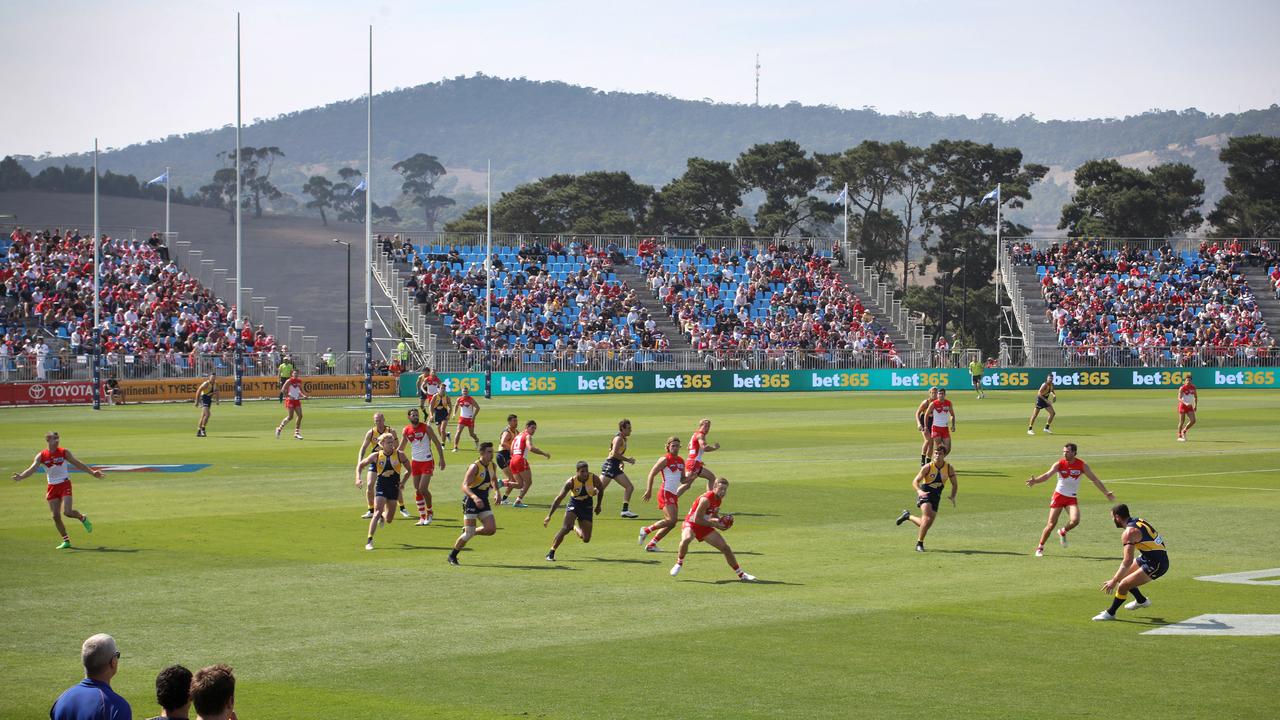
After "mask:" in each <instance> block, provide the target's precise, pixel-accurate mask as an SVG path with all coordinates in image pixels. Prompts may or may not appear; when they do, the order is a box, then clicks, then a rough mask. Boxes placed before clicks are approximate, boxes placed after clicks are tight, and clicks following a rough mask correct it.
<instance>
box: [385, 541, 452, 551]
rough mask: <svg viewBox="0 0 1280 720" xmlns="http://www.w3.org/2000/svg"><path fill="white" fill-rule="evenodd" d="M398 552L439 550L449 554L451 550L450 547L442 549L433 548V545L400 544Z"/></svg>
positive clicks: (446, 546)
mask: <svg viewBox="0 0 1280 720" xmlns="http://www.w3.org/2000/svg"><path fill="white" fill-rule="evenodd" d="M397 549H398V550H439V551H441V552H449V551H450V550H452V549H453V546H452V545H445V546H444V547H435V546H434V545H410V544H409V543H400V547H399V548H397Z"/></svg>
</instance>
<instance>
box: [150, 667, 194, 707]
mask: <svg viewBox="0 0 1280 720" xmlns="http://www.w3.org/2000/svg"><path fill="white" fill-rule="evenodd" d="M156 704H157V705H159V706H160V710H161V712H160V714H159V715H156V716H155V717H153V718H149V719H148V720H187V716H188V711H189V710H190V709H191V671H190V670H188V669H186V668H185V667H183V666H181V665H170V666H169V667H167V668H165V669H163V670H161V671H160V674H159V675H156Z"/></svg>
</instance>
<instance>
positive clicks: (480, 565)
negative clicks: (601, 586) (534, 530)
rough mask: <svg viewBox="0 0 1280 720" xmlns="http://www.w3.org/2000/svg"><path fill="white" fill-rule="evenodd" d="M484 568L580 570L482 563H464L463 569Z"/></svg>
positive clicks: (559, 566) (550, 565)
mask: <svg viewBox="0 0 1280 720" xmlns="http://www.w3.org/2000/svg"><path fill="white" fill-rule="evenodd" d="M467 566H470V567H482V568H498V569H500V570H577V569H578V568H573V567H568V566H566V565H552V564H551V563H547V564H546V565H484V564H480V563H464V565H463V567H467Z"/></svg>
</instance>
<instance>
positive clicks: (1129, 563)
mask: <svg viewBox="0 0 1280 720" xmlns="http://www.w3.org/2000/svg"><path fill="white" fill-rule="evenodd" d="M1140 536H1141V533H1139V532H1138V529H1137V528H1132V527H1131V528H1125V531H1124V532H1123V533H1121V535H1120V542H1122V543H1124V558H1123V559H1122V560H1121V561H1120V567H1119V569H1117V570H1116V574H1115V575H1112V576H1111V579H1110V580H1108V581H1106V582H1105V583H1103V584H1102V592H1104V593H1107V594H1110V593H1111V591H1112V590H1114V589H1115V587H1116V585H1118V584H1120V580H1121V579H1123V578H1124V576H1126V575H1128V574H1129V573H1131V572H1133V548H1134V546H1135V545H1137V544H1138V538H1139V537H1140Z"/></svg>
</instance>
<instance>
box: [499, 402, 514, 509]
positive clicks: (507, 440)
mask: <svg viewBox="0 0 1280 720" xmlns="http://www.w3.org/2000/svg"><path fill="white" fill-rule="evenodd" d="M519 434H520V418H519V416H517V415H516V414H515V413H511V414H510V415H508V416H507V426H506V427H504V428H502V435H500V436H499V437H498V453H497V454H496V455H494V462H496V463H497V464H498V467H499V468H500V469H501V470H502V472H503V474H504V475H506V476H507V479H506V480H503V481H502V488H503V492H502V496H501V497H499V498H498V504H499V505H506V504H507V498H508V497H510V496H511V488H514V487H520V482H519V481H517V480H516V479H515V476H513V475H512V474H511V443H512V442H515V439H516V436H517V435H519Z"/></svg>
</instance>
